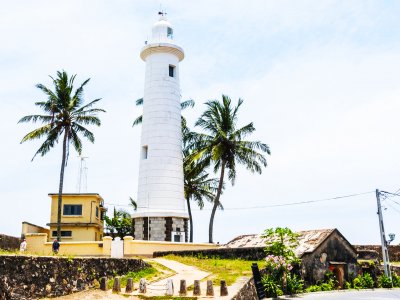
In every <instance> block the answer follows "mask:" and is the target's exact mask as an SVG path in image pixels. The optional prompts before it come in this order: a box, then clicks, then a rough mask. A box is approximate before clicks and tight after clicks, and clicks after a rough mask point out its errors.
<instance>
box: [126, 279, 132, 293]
mask: <svg viewBox="0 0 400 300" xmlns="http://www.w3.org/2000/svg"><path fill="white" fill-rule="evenodd" d="M133 289H134V285H133V279H132V278H128V280H127V281H126V287H125V293H132V292H133Z"/></svg>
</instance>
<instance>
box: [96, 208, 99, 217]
mask: <svg viewBox="0 0 400 300" xmlns="http://www.w3.org/2000/svg"><path fill="white" fill-rule="evenodd" d="M96 218H97V219H98V218H99V207H98V206H96Z"/></svg>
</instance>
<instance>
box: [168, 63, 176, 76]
mask: <svg viewBox="0 0 400 300" xmlns="http://www.w3.org/2000/svg"><path fill="white" fill-rule="evenodd" d="M169 77H175V66H172V65H169Z"/></svg>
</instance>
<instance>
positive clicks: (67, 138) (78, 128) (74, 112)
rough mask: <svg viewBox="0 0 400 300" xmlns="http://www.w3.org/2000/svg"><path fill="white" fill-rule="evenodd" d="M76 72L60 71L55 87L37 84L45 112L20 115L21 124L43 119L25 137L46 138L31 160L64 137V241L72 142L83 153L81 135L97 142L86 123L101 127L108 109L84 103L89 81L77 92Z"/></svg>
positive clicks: (59, 236) (79, 152) (59, 216)
mask: <svg viewBox="0 0 400 300" xmlns="http://www.w3.org/2000/svg"><path fill="white" fill-rule="evenodd" d="M75 77H76V75H73V76H71V77H69V76H68V74H67V73H66V72H65V71H62V72H60V71H58V72H57V77H56V78H53V77H51V76H50V78H51V79H52V80H53V85H54V90H51V89H50V88H48V87H46V86H44V85H43V84H37V85H36V87H37V88H38V89H40V90H41V91H43V92H44V93H45V94H46V96H47V100H46V101H41V102H36V103H35V105H37V106H39V107H40V108H41V109H42V110H43V111H44V113H45V114H43V115H29V116H25V117H23V118H21V119H20V120H19V122H18V123H26V122H33V123H36V122H41V123H42V124H44V125H43V126H41V127H39V128H37V129H35V130H33V131H31V132H29V133H28V134H27V135H25V136H24V138H23V139H22V141H21V143H23V142H26V141H30V140H36V139H40V138H42V137H44V138H45V141H44V142H43V144H42V145H41V146H40V147H39V149H38V150H37V151H36V153H35V155H34V156H33V158H32V160H33V159H34V158H35V157H36V155H38V154H40V155H41V156H44V155H45V154H47V153H48V152H49V151H50V149H51V148H53V147H54V146H55V144H57V143H58V141H59V139H60V138H62V160H61V170H60V182H59V189H58V202H57V204H58V209H57V240H59V241H60V240H61V207H62V192H63V184H64V169H65V167H66V165H67V160H68V153H69V145H70V144H72V145H73V147H74V148H75V150H76V152H78V154H79V155H80V154H81V153H82V141H81V138H80V135H81V136H83V137H84V138H86V139H88V140H89V141H90V142H92V143H93V142H94V135H93V133H92V132H90V131H89V130H88V129H86V128H85V127H84V126H83V125H96V126H100V124H101V122H100V119H99V118H98V117H97V114H98V113H99V112H105V111H104V110H103V109H100V108H94V107H93V106H94V105H95V104H96V103H97V102H98V101H100V99H95V100H93V101H91V102H90V103H88V104H86V105H83V103H84V101H83V88H84V86H85V85H86V84H87V83H88V82H89V80H90V78H89V79H86V80H85V81H84V82H83V83H82V84H81V85H80V86H79V87H78V88H77V89H76V90H75V91H74V80H75Z"/></svg>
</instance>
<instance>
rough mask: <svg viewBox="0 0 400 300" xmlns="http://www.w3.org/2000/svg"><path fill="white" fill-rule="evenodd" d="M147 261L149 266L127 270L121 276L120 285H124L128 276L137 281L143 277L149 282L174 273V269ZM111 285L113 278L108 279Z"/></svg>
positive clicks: (110, 285)
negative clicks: (138, 269)
mask: <svg viewBox="0 0 400 300" xmlns="http://www.w3.org/2000/svg"><path fill="white" fill-rule="evenodd" d="M147 263H149V264H150V265H151V267H149V268H146V269H143V270H140V271H138V272H129V273H128V274H125V275H123V276H121V287H125V286H126V282H127V280H128V278H132V279H133V282H139V281H140V279H141V278H145V279H146V281H147V282H151V281H158V280H161V279H164V278H166V277H169V276H172V275H174V274H175V272H174V271H172V270H170V269H168V268H166V267H165V266H163V265H160V264H158V263H156V262H153V261H147ZM113 285H114V279H111V280H109V281H108V286H109V288H112V286H113Z"/></svg>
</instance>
